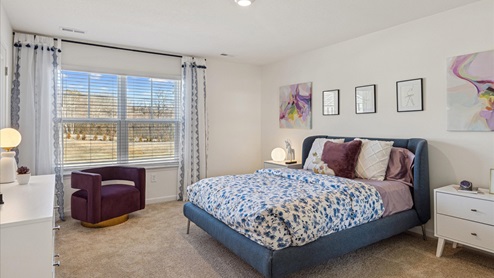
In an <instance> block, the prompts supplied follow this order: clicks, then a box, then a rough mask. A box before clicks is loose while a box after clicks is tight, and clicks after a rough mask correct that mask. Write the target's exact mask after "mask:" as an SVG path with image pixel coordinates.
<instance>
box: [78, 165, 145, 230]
mask: <svg viewBox="0 0 494 278" xmlns="http://www.w3.org/2000/svg"><path fill="white" fill-rule="evenodd" d="M113 180H126V181H131V182H134V186H132V185H127V184H122V183H121V182H120V183H118V182H114V183H111V182H110V184H106V185H103V186H102V185H101V184H102V181H113ZM71 186H72V188H77V189H80V190H78V191H76V192H74V193H73V194H72V197H71V214H72V218H74V219H77V220H80V221H81V223H82V225H83V226H86V227H105V226H112V225H116V224H119V223H122V222H125V221H126V220H127V219H128V214H129V213H131V212H134V211H137V210H140V209H144V207H145V205H146V203H145V200H146V170H145V169H144V168H134V167H122V166H109V167H101V168H93V169H87V170H82V171H74V172H72V175H71Z"/></svg>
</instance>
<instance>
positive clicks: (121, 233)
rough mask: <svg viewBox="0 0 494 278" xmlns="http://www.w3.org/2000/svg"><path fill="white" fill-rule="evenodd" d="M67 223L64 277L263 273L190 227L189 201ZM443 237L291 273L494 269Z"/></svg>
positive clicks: (456, 273) (480, 272)
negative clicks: (98, 224)
mask: <svg viewBox="0 0 494 278" xmlns="http://www.w3.org/2000/svg"><path fill="white" fill-rule="evenodd" d="M59 224H60V225H61V227H62V228H61V230H60V231H59V232H57V238H56V245H55V250H56V252H57V253H60V260H61V266H60V267H58V268H57V270H56V271H57V275H56V276H57V277H71V278H72V277H119V278H120V277H261V276H260V275H259V273H257V272H256V271H255V270H254V269H253V268H252V267H250V266H249V265H247V264H245V263H244V262H243V261H242V260H240V259H239V258H238V257H236V256H235V255H234V254H232V253H231V252H230V251H228V250H227V249H225V248H224V247H223V246H222V245H220V244H219V243H218V242H217V241H215V240H214V239H213V238H211V237H210V236H209V235H208V234H207V233H205V232H204V231H203V230H201V229H200V228H198V227H197V226H195V225H194V224H192V225H191V231H190V234H189V235H187V234H185V230H186V218H185V217H184V216H183V215H182V203H181V202H169V203H161V204H154V205H148V206H147V207H146V209H145V210H143V211H140V212H136V213H133V214H131V217H130V219H129V221H127V222H125V223H123V224H120V225H117V226H114V227H109V228H104V229H88V228H84V227H82V226H80V224H79V222H78V221H75V220H73V219H71V218H68V219H67V221H65V222H60V223H59ZM493 236H494V235H493ZM436 243H437V241H435V240H432V239H429V240H428V241H423V240H422V239H421V238H420V237H418V236H416V235H412V234H401V235H398V236H395V237H393V238H390V239H387V240H384V241H382V242H380V243H377V244H373V245H371V246H368V247H365V248H362V249H360V250H357V251H355V252H352V253H349V254H347V255H345V256H342V257H340V258H337V259H333V260H330V261H329V262H328V263H326V264H323V265H320V266H318V267H314V268H311V269H306V270H302V271H300V272H297V273H294V274H293V275H291V276H290V277H360V278H363V277H494V255H487V254H484V253H481V252H478V251H474V250H471V249H467V248H461V247H460V248H457V249H453V248H452V247H451V244H447V246H446V247H445V250H444V255H443V257H441V258H436V257H435V251H436Z"/></svg>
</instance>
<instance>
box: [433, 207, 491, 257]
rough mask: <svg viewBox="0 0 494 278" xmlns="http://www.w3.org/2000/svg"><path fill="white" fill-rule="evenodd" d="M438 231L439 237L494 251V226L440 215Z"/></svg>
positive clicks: (437, 222) (437, 221) (438, 217)
mask: <svg viewBox="0 0 494 278" xmlns="http://www.w3.org/2000/svg"><path fill="white" fill-rule="evenodd" d="M436 229H437V230H436V233H437V235H438V236H439V237H444V238H446V239H450V240H454V241H455V242H460V243H464V244H468V245H472V246H474V247H479V248H482V249H484V250H485V249H489V250H490V251H494V236H493V235H494V226H489V225H485V224H480V223H476V222H471V221H467V220H463V219H458V218H454V217H449V216H445V215H440V214H438V215H437V218H436Z"/></svg>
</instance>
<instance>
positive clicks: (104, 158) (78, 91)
mask: <svg viewBox="0 0 494 278" xmlns="http://www.w3.org/2000/svg"><path fill="white" fill-rule="evenodd" d="M60 92H61V93H60V94H61V95H60V96H59V98H58V104H59V105H58V106H59V109H58V111H59V116H60V117H61V121H62V123H63V134H64V136H63V163H64V165H65V166H66V167H67V166H68V167H70V166H74V167H78V166H87V165H93V164H127V163H177V156H178V153H177V151H178V126H179V120H180V119H179V110H178V109H179V107H178V106H179V100H180V95H179V92H180V81H179V80H174V79H158V78H149V77H138V76H124V75H116V74H107V73H105V74H101V73H94V72H81V71H69V70H62V78H61V90H60Z"/></svg>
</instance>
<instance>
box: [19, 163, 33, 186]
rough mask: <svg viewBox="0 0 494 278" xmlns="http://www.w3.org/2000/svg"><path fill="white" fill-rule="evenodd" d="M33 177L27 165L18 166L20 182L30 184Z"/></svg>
mask: <svg viewBox="0 0 494 278" xmlns="http://www.w3.org/2000/svg"><path fill="white" fill-rule="evenodd" d="M30 178H31V172H30V171H29V168H27V167H26V166H21V167H19V168H17V182H18V183H19V184H28V183H29V179H30Z"/></svg>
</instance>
